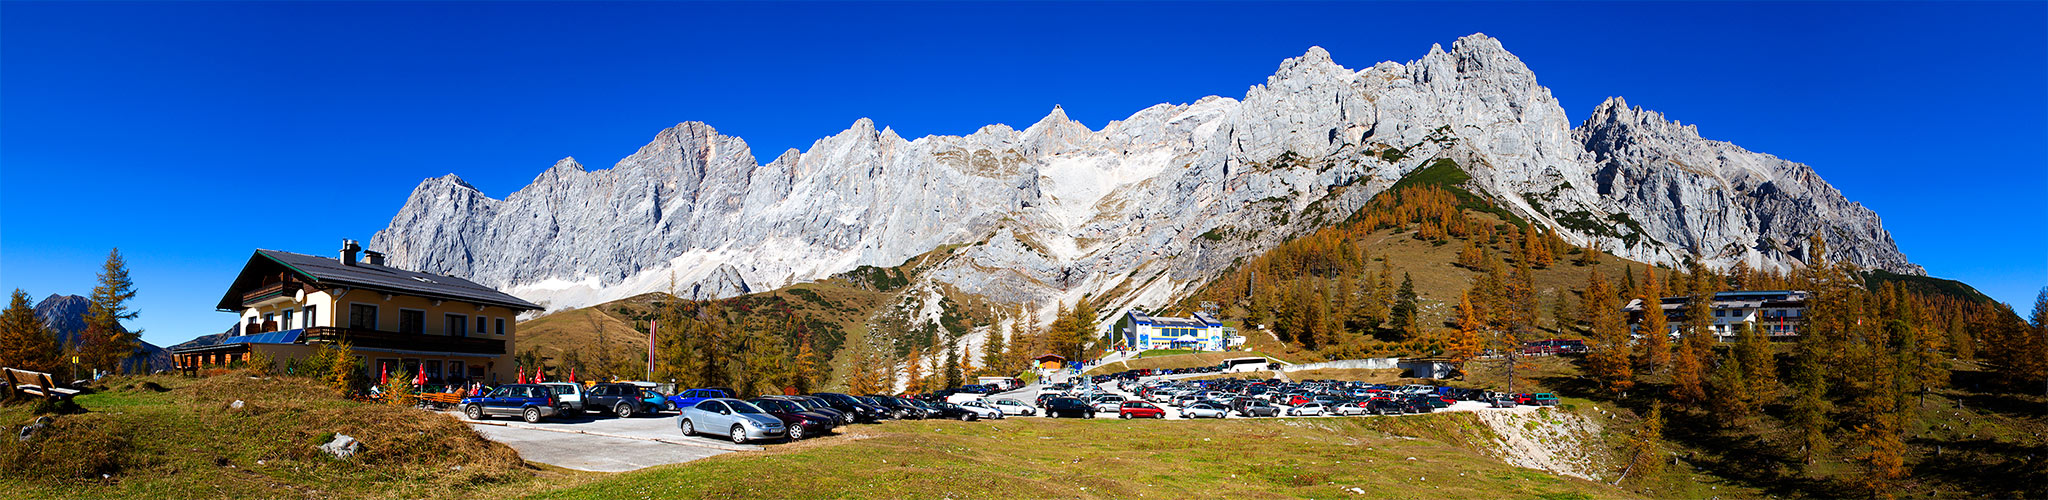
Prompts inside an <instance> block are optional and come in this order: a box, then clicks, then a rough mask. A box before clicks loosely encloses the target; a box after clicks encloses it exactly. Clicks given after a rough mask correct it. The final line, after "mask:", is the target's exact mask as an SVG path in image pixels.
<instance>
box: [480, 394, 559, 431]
mask: <svg viewBox="0 0 2048 500" xmlns="http://www.w3.org/2000/svg"><path fill="white" fill-rule="evenodd" d="M560 405H561V400H559V399H556V398H555V393H554V389H552V388H549V387H547V386H543V385H540V384H508V385H501V386H498V388H497V389H492V390H491V392H490V394H485V395H483V396H471V397H467V398H462V414H463V415H467V416H469V419H470V420H483V419H485V418H487V417H494V416H518V417H520V418H521V419H523V420H526V422H527V423H535V422H539V421H540V419H542V418H544V417H552V416H555V415H557V413H556V412H558V411H560V410H559V409H560V408H561V406H560Z"/></svg>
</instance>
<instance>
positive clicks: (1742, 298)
mask: <svg viewBox="0 0 2048 500" xmlns="http://www.w3.org/2000/svg"><path fill="white" fill-rule="evenodd" d="M1808 296H1809V294H1808V293H1807V292H1805V291H1801V290H1744V291H1734V292H1720V293H1716V294H1714V301H1713V305H1712V307H1711V310H1710V311H1709V314H1713V315H1714V325H1713V330H1714V336H1715V338H1716V339H1718V340H1720V341H1722V342H1730V341H1733V340H1735V336H1736V335H1738V334H1740V333H1742V332H1741V327H1740V326H1738V325H1741V324H1743V323H1748V324H1749V325H1750V327H1751V328H1754V329H1756V332H1757V333H1759V334H1762V335H1764V336H1765V337H1766V338H1769V339H1771V340H1772V341H1779V342H1782V341H1789V340H1792V339H1794V338H1798V337H1799V323H1800V321H1801V320H1803V319H1804V318H1805V316H1806V301H1807V298H1808ZM1691 301H1692V297H1691V296H1679V297H1664V298H1662V299H1661V300H1659V301H1658V304H1657V307H1656V311H1657V313H1658V314H1663V315H1664V318H1665V320H1666V322H1667V323H1668V324H1669V325H1670V330H1669V331H1667V332H1665V333H1666V334H1667V335H1670V336H1677V335H1678V334H1679V329H1680V328H1682V327H1683V326H1684V324H1685V318H1686V315H1688V314H1691V311H1688V310H1687V309H1688V308H1687V307H1686V305H1687V304H1688V303H1690V302H1691ZM1621 310H1622V312H1624V313H1626V314H1628V321H1629V329H1630V330H1631V331H1635V330H1636V329H1637V327H1638V326H1640V325H1641V324H1642V320H1643V318H1645V317H1646V315H1647V314H1652V313H1651V312H1650V310H1651V309H1650V308H1649V307H1648V306H1646V305H1645V304H1644V303H1643V299H1635V300H1631V301H1629V303H1628V305H1626V306H1622V308H1621ZM1635 333H1636V335H1639V336H1640V335H1643V334H1644V332H1640V331H1636V332H1635Z"/></svg>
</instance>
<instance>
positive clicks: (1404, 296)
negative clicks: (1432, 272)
mask: <svg viewBox="0 0 2048 500" xmlns="http://www.w3.org/2000/svg"><path fill="white" fill-rule="evenodd" d="M1415 298H1416V295H1415V279H1414V277H1412V276H1409V275H1408V274H1407V273H1402V274H1401V289H1400V291H1398V292H1395V293H1394V307H1393V311H1392V315H1393V322H1394V325H1393V326H1394V331H1395V332H1396V335H1397V336H1399V340H1409V339H1414V338H1416V337H1418V336H1420V334H1421V333H1422V331H1421V330H1422V325H1421V324H1419V323H1417V322H1416V319H1415Z"/></svg>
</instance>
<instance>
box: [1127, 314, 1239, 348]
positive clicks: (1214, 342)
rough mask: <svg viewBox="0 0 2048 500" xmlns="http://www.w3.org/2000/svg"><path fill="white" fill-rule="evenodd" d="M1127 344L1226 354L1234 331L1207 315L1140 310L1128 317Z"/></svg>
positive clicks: (1129, 345) (1131, 346) (1130, 346)
mask: <svg viewBox="0 0 2048 500" xmlns="http://www.w3.org/2000/svg"><path fill="white" fill-rule="evenodd" d="M1124 319H1125V321H1124V329H1123V331H1122V332H1120V333H1122V334H1123V342H1122V343H1123V345H1124V346H1125V347H1126V348H1128V349H1132V350H1139V351H1143V350H1148V349H1191V350H1197V351H1222V350H1225V349H1227V348H1229V347H1230V346H1231V345H1233V344H1234V342H1232V339H1233V338H1234V337H1236V332H1235V331H1234V330H1236V329H1234V328H1225V327H1223V322H1222V321H1218V320H1217V319H1216V317H1215V316H1212V315H1210V314H1209V313H1206V312H1198V313H1195V315H1194V316H1192V317H1186V318H1169V317H1161V316H1152V315H1148V314H1145V313H1142V312H1138V311H1131V312H1128V313H1125V315H1124Z"/></svg>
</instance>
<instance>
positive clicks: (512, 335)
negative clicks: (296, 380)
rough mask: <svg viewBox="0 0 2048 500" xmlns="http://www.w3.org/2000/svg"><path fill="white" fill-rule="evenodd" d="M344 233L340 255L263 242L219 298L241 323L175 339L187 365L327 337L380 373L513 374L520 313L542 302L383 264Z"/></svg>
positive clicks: (435, 378) (499, 377)
mask: <svg viewBox="0 0 2048 500" xmlns="http://www.w3.org/2000/svg"><path fill="white" fill-rule="evenodd" d="M359 251H361V247H360V246H358V245H357V244H356V242H354V241H346V240H344V242H343V245H342V250H341V255H340V258H338V259H336V258H328V257H317V256H312V255H304V254H297V253H291V252H280V251H276V250H257V251H256V253H255V255H252V256H250V257H249V262H248V263H247V264H244V265H243V266H242V272H241V274H239V275H237V276H236V277H235V280H234V282H233V283H232V284H230V285H229V286H228V290H227V294H226V295H224V296H222V297H221V299H220V303H219V305H218V306H217V308H218V309H219V310H220V311H222V312H233V313H236V314H238V315H239V317H238V319H237V320H236V322H235V326H234V327H233V328H231V329H230V330H229V331H228V332H226V333H223V334H220V335H209V336H205V337H200V338H198V339H194V340H192V341H190V342H186V343H183V344H178V345H176V346H172V347H171V349H170V351H171V353H172V355H173V357H174V359H175V360H176V362H177V365H178V367H179V368H180V369H181V370H186V371H190V370H195V369H198V368H204V367H210V366H227V365H231V364H233V363H237V362H243V363H246V362H247V361H248V360H249V357H250V355H251V354H253V353H261V354H264V355H266V356H269V357H270V359H272V360H273V361H275V362H276V363H278V364H279V366H278V368H283V367H284V366H285V365H286V363H287V361H288V360H294V359H302V358H305V357H307V356H310V355H312V354H313V353H314V352H315V351H316V348H317V347H318V346H319V345H321V344H329V343H334V342H347V343H348V344H349V345H350V346H351V348H352V349H353V351H354V352H355V354H356V357H357V359H358V360H359V361H362V364H363V366H364V367H365V369H366V370H367V371H368V372H369V375H371V376H372V377H375V376H376V375H377V374H378V372H379V371H380V370H388V371H389V372H390V373H391V374H392V376H400V375H404V376H413V374H415V373H418V372H419V371H421V370H424V371H425V372H426V376H427V379H428V381H429V383H432V384H458V383H465V382H483V383H502V382H510V381H512V380H513V377H514V370H515V369H517V367H515V366H514V364H513V362H512V356H511V354H512V353H513V352H515V351H514V347H513V346H514V343H515V339H516V338H517V333H518V332H516V331H515V330H516V329H517V323H518V316H519V314H520V313H522V312H526V311H537V310H541V309H542V307H541V306H539V305H535V304H533V303H531V302H527V301H525V300H521V299H519V298H518V297H513V296H511V295H508V294H505V293H504V292H500V291H497V290H495V289H492V288H490V287H486V286H483V285H478V284H476V283H473V282H470V281H469V280H465V279H462V278H457V277H454V276H443V275H438V274H429V273H422V272H417V271H408V270H404V269H398V268H395V267H390V266H386V265H384V258H383V255H381V254H378V253H377V252H367V254H366V255H365V259H363V260H361V261H358V260H357V259H356V253H357V252H359Z"/></svg>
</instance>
